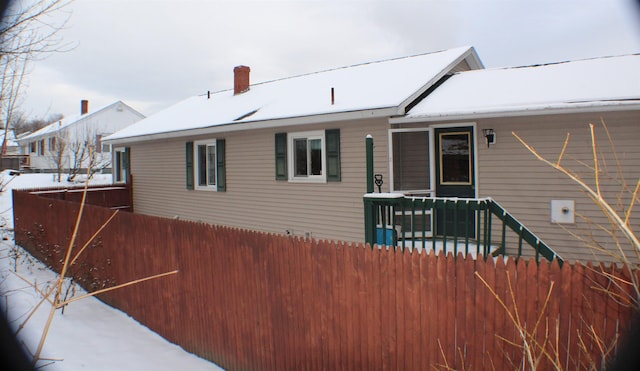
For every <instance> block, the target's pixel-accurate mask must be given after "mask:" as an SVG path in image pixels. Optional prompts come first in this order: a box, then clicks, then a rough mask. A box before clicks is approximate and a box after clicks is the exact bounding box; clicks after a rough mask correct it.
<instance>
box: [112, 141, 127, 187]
mask: <svg viewBox="0 0 640 371" xmlns="http://www.w3.org/2000/svg"><path fill="white" fill-rule="evenodd" d="M130 153H131V151H130V150H129V148H128V147H127V148H116V149H115V150H114V151H113V179H114V182H115V183H127V182H128V180H129V179H128V178H129V162H130V161H129V159H130V156H131V155H130Z"/></svg>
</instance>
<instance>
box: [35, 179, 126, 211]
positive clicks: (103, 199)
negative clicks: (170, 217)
mask: <svg viewBox="0 0 640 371" xmlns="http://www.w3.org/2000/svg"><path fill="white" fill-rule="evenodd" d="M28 192H30V193H32V194H36V195H39V196H41V197H45V198H53V199H57V200H66V201H71V202H82V194H83V192H84V186H75V187H66V188H60V187H57V188H41V189H30V190H28ZM85 202H86V203H87V204H88V205H97V206H102V207H108V208H111V209H119V210H123V211H133V200H132V192H131V187H130V186H129V185H128V184H123V185H91V186H89V187H87V197H86V201H85Z"/></svg>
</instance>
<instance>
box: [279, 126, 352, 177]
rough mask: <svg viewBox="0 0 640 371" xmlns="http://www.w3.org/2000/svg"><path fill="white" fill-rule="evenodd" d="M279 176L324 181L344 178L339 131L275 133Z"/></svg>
mask: <svg viewBox="0 0 640 371" xmlns="http://www.w3.org/2000/svg"><path fill="white" fill-rule="evenodd" d="M275 156H276V158H275V163H276V179H277V180H289V181H290V182H306V183H324V182H339V181H340V180H341V166H340V130H339V129H331V130H315V131H305V132H294V133H277V134H276V135H275Z"/></svg>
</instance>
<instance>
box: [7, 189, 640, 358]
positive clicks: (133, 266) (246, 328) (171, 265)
mask: <svg viewBox="0 0 640 371" xmlns="http://www.w3.org/2000/svg"><path fill="white" fill-rule="evenodd" d="M13 195H14V205H15V206H14V228H15V239H16V242H17V244H19V245H21V246H23V247H25V248H26V249H28V250H29V251H31V253H32V254H33V255H34V256H36V257H38V258H39V259H41V260H43V261H45V262H46V263H47V264H49V265H51V266H52V267H53V268H55V269H60V262H61V259H62V258H63V256H64V248H66V244H67V243H68V241H69V237H70V233H71V231H72V230H73V223H74V221H75V217H76V215H77V212H78V204H77V203H73V202H69V201H65V200H59V199H54V198H43V197H39V196H37V195H33V194H30V193H28V192H20V191H14V193H13ZM110 214H111V210H109V209H107V208H104V207H97V206H94V205H86V206H85V215H84V216H83V224H82V225H81V226H82V228H81V230H80V233H79V236H78V238H79V239H78V241H79V242H78V246H77V247H76V248H79V246H80V245H82V243H83V241H86V239H87V238H89V236H91V235H92V234H93V232H94V231H95V230H96V228H98V227H99V226H100V225H101V223H103V222H104V220H106V219H107V218H108V217H109V216H110ZM89 268H94V269H92V270H90V271H89ZM173 269H178V270H179V273H178V275H176V276H175V277H173V276H172V277H167V278H162V279H160V280H156V281H149V282H145V283H143V284H140V285H135V286H131V287H128V288H125V289H121V290H116V291H113V292H110V293H106V294H103V295H100V298H101V299H102V300H104V301H105V302H107V303H109V304H111V305H114V306H116V307H119V308H121V309H122V310H124V311H126V312H127V313H129V314H130V315H131V316H132V317H134V318H136V319H138V320H139V321H140V322H142V323H144V324H146V325H147V326H149V327H150V328H151V329H152V330H154V331H157V332H158V333H159V334H161V335H162V336H165V337H166V338H167V339H169V340H171V341H175V342H176V343H178V344H180V345H181V346H182V347H184V348H185V349H186V350H188V351H191V352H194V353H196V354H199V355H201V356H203V357H205V358H207V359H211V360H213V361H215V362H217V363H219V364H220V365H221V366H222V367H225V368H227V369H265V370H266V369H307V370H316V369H377V368H381V369H407V370H416V369H430V368H434V367H439V366H442V365H444V364H445V363H446V364H448V365H449V367H455V368H459V369H462V368H465V369H507V368H513V366H515V365H517V364H520V363H521V361H522V350H521V349H520V348H518V347H517V346H514V345H513V344H509V343H508V342H507V341H505V340H502V338H504V339H506V340H508V341H511V342H517V341H519V340H520V339H519V335H518V333H517V332H516V331H515V325H514V323H513V322H512V321H511V319H510V318H509V317H508V315H507V311H505V309H504V308H502V306H500V305H499V304H498V301H497V299H496V298H495V297H493V295H492V294H491V292H490V290H489V289H488V288H487V287H486V286H485V284H484V283H483V282H482V281H481V280H480V278H482V279H483V280H484V281H485V282H486V285H488V287H489V288H491V289H493V290H494V291H495V292H496V294H497V295H499V297H500V299H501V300H503V301H504V303H505V304H506V306H507V308H508V310H510V311H511V313H512V314H513V313H515V312H514V311H515V309H516V308H517V310H518V314H519V315H520V318H521V320H522V321H523V322H524V323H526V325H527V329H530V326H531V325H530V324H531V323H532V322H533V323H535V321H536V320H537V318H538V315H540V313H541V312H542V314H543V317H542V319H541V325H540V326H541V327H540V328H538V329H537V335H538V337H537V338H536V339H538V342H539V343H540V344H542V343H543V340H544V337H545V336H546V335H545V334H546V333H547V332H546V330H547V329H546V326H547V324H548V326H549V334H554V332H555V329H556V324H557V325H558V326H557V328H558V329H559V334H558V349H557V350H558V352H559V354H558V357H559V359H560V362H561V363H562V368H563V369H581V368H587V367H588V366H592V365H593V366H595V367H600V366H601V365H602V363H601V354H600V350H599V348H600V347H599V343H598V342H596V341H594V339H593V337H592V335H593V334H594V333H595V334H597V335H598V336H599V337H601V338H602V342H601V343H600V345H603V344H604V345H605V346H608V345H610V344H612V342H613V341H615V340H616V339H617V338H618V336H620V334H619V332H618V329H619V328H620V327H622V328H625V326H626V323H627V322H628V321H629V320H630V318H631V309H630V307H629V306H628V303H626V302H623V301H620V300H617V298H613V297H612V295H608V294H607V293H605V292H602V290H598V288H602V287H607V288H608V289H609V290H610V291H611V293H613V294H616V293H618V294H627V295H628V294H633V292H632V291H631V288H630V287H627V286H625V287H618V286H616V285H612V284H611V283H612V281H610V280H609V278H608V276H605V275H603V274H602V273H600V272H601V271H604V272H606V273H607V274H608V275H611V276H615V277H621V279H622V280H627V281H628V280H629V277H631V275H632V274H634V275H637V274H638V272H635V271H634V272H629V271H628V269H626V268H624V269H618V268H616V267H603V266H602V265H597V266H595V267H594V265H593V264H591V263H587V265H586V267H585V266H583V265H582V264H580V263H574V264H568V263H567V264H564V265H563V266H562V267H561V266H560V265H559V264H558V263H557V262H553V263H551V265H549V264H548V263H546V262H541V263H540V264H537V263H536V262H535V261H534V260H530V261H528V262H527V261H525V260H524V259H520V261H518V262H517V264H516V263H515V262H514V261H513V260H512V259H508V260H507V261H506V263H505V260H504V258H502V257H498V258H495V260H494V259H493V258H488V259H487V260H486V261H484V260H482V259H481V260H471V259H470V258H469V257H467V258H463V257H462V256H457V257H455V256H452V255H444V254H443V253H442V252H441V253H440V254H439V255H434V253H433V252H426V251H424V252H422V253H418V252H416V251H413V252H409V251H408V250H407V251H404V252H402V251H401V250H398V251H395V250H394V249H393V248H391V249H388V248H386V247H383V248H381V249H379V248H378V247H374V248H371V247H365V246H363V245H346V244H344V243H335V242H328V241H323V242H317V241H314V240H302V239H296V238H289V237H284V236H275V235H270V234H266V233H259V232H251V231H246V230H236V229H231V228H226V227H221V226H210V225H205V224H201V223H193V222H187V221H180V220H169V219H163V218H157V217H151V216H144V215H136V214H131V213H119V214H118V215H117V216H116V217H115V218H114V219H113V221H112V222H111V223H110V224H109V226H107V228H105V230H104V231H103V232H102V233H100V234H99V236H98V239H97V240H96V241H95V242H94V243H93V244H92V246H91V247H89V248H87V250H86V251H85V252H84V253H83V255H82V257H81V259H79V260H78V262H77V263H76V266H75V267H74V270H73V271H72V272H71V273H73V274H74V275H75V277H76V279H77V280H83V281H82V282H83V284H84V285H85V286H87V287H88V288H92V287H93V286H92V285H94V286H95V285H112V284H117V283H124V282H127V281H129V280H132V279H136V278H140V277H144V276H148V275H152V274H157V273H161V272H165V271H169V270H173ZM475 272H477V275H476V274H475ZM507 276H508V277H509V278H510V280H511V283H512V289H513V290H514V295H515V303H513V302H512V298H511V292H510V291H509V287H508V285H507ZM551 282H554V285H555V286H554V289H553V292H552V294H551V296H550V301H549V303H548V306H547V307H546V308H544V310H543V305H544V300H545V298H546V294H547V292H548V290H549V287H550V283H551ZM615 282H622V281H615ZM594 287H595V288H596V289H594ZM93 288H97V287H93ZM578 336H581V338H580V339H579V338H578ZM551 340H552V341H553V342H555V338H553V339H551ZM580 341H582V342H583V343H582V344H583V345H581V342H580ZM547 346H551V345H550V344H549V343H547ZM553 346H555V345H554V344H553ZM547 351H548V352H554V351H555V350H554V349H553V348H548V349H547ZM542 366H543V367H544V368H547V367H548V366H550V365H549V364H542Z"/></svg>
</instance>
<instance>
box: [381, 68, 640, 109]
mask: <svg viewBox="0 0 640 371" xmlns="http://www.w3.org/2000/svg"><path fill="white" fill-rule="evenodd" d="M639 104H640V55H626V56H617V57H602V58H594V59H586V60H579V61H571V62H563V63H555V64H547V65H539V66H528V67H513V68H501V69H486V70H474V71H465V72H459V73H457V74H455V75H453V76H452V77H451V78H449V79H448V80H447V81H446V82H445V83H444V84H442V85H441V86H439V87H438V88H437V89H435V91H434V92H433V93H431V94H430V95H429V96H428V97H426V98H425V99H424V100H423V101H422V102H420V103H419V104H417V105H416V106H415V107H413V108H412V109H411V111H410V112H409V113H408V115H407V116H406V117H404V118H399V119H394V120H392V121H393V122H403V121H415V120H421V119H425V120H426V119H432V120H434V119H440V118H464V117H480V115H492V114H505V113H510V114H526V113H529V114H531V113H535V112H539V113H544V112H548V111H550V110H567V109H580V110H584V109H589V108H594V109H595V108H597V109H602V108H604V107H619V108H624V107H625V106H628V105H635V106H638V105H639Z"/></svg>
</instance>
